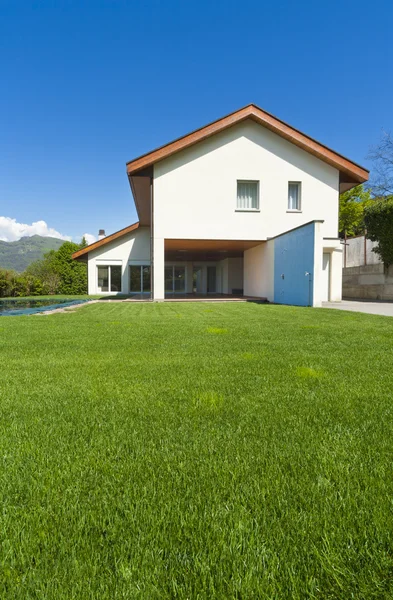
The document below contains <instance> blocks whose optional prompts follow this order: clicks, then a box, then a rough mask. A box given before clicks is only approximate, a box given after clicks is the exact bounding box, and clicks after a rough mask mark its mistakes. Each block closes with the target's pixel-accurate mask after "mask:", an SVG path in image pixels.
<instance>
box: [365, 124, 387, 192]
mask: <svg viewBox="0 0 393 600" xmlns="http://www.w3.org/2000/svg"><path fill="white" fill-rule="evenodd" d="M368 158H370V159H371V160H372V161H373V177H372V187H373V190H374V194H375V195H376V196H382V197H386V196H392V195H393V137H392V135H391V134H390V133H387V132H386V131H384V132H382V136H381V139H380V141H379V143H378V144H377V145H376V146H372V147H371V149H370V152H369V155H368Z"/></svg>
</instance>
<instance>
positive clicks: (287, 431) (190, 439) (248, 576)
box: [0, 303, 393, 600]
mask: <svg viewBox="0 0 393 600" xmlns="http://www.w3.org/2000/svg"><path fill="white" fill-rule="evenodd" d="M0 360H1V365H0V368H1V380H0V381H1V384H0V462H1V468H0V505H1V511H0V542H1V554H0V597H1V598H2V599H8V598H10V599H13V600H14V599H16V600H18V599H23V600H29V599H44V598H45V600H46V599H50V600H51V599H56V600H63V599H67V600H69V599H78V600H80V599H83V600H84V599H91V600H93V599H94V600H96V599H100V600H101V599H111V600H112V599H134V598H135V599H139V598H141V599H149V600H150V599H166V598H168V599H169V598H179V599H192V600H193V599H198V600H199V599H209V600H212V599H232V598H237V599H241V600H244V599H247V600H248V599H266V600H268V599H269V600H270V599H277V600H278V599H280V600H281V599H286V598H288V599H299V600H300V599H305V598H313V599H314V598H315V599H319V598H323V599H341V598H342V599H345V600H347V599H349V598H356V599H362V598H367V599H368V598H378V599H380V598H391V597H392V595H393V514H392V506H393V504H392V503H393V444H392V440H393V418H392V417H393V414H392V413H393V401H392V400H393V399H392V389H393V385H392V384H393V377H392V364H393V319H389V318H385V317H378V316H367V315H361V314H356V313H346V312H341V311H333V310H332V311H329V310H322V309H320V310H318V309H301V308H289V307H279V306H269V305H258V304H252V303H246V304H243V303H233V304H229V303H228V304H208V305H207V304H205V303H199V304H198V303H184V304H180V303H168V304H143V303H141V304H139V303H138V304H134V305H133V304H131V303H123V304H119V303H113V304H105V303H104V304H92V305H88V306H84V307H81V308H79V309H78V310H76V311H75V312H72V313H66V314H64V313H62V314H55V315H50V316H32V317H8V318H7V317H4V318H2V319H0Z"/></svg>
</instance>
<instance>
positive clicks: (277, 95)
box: [0, 0, 393, 238]
mask: <svg viewBox="0 0 393 600" xmlns="http://www.w3.org/2000/svg"><path fill="white" fill-rule="evenodd" d="M392 22H393V2H392V1H391V0H380V1H378V0H377V1H375V2H367V3H366V2H363V1H345V0H342V1H336V0H330V1H329V2H328V1H325V2H322V1H318V0H313V1H302V0H298V1H295V0H293V1H288V0H286V1H279V0H278V1H270V2H266V1H257V2H251V1H249V0H242V1H237V2H231V1H225V2H223V1H221V0H218V1H215V0H210V1H205V0H199V1H198V2H189V1H186V0H184V1H179V2H174V1H172V0H164V1H162V2H158V1H152V0H146V1H132V2H131V1H126V0H107V1H102V0H94V1H89V0H85V1H83V0H78V1H71V0H70V1H65V0H52V1H49V0H40V1H38V0H37V1H35V2H31V1H30V2H27V1H24V0H19V1H15V0H9V1H8V0H0V81H1V94H0V218H1V216H3V217H8V218H10V219H15V220H16V224H20V223H22V224H31V223H33V222H37V221H40V220H42V221H45V223H46V224H47V225H48V227H51V228H54V229H55V230H56V231H58V232H61V233H62V234H63V235H67V236H72V237H74V238H77V237H78V236H81V235H82V234H83V233H85V232H88V233H91V234H97V231H98V229H99V228H105V229H106V232H107V233H111V232H113V231H116V230H117V229H120V228H122V227H124V226H126V225H128V224H130V223H132V222H134V221H135V220H136V212H135V208H134V204H133V200H132V195H131V191H130V188H129V185H128V181H127V177H126V174H125V163H126V161H128V160H131V159H132V158H134V157H136V156H138V155H140V154H142V153H144V152H147V151H149V150H151V149H153V148H155V147H157V146H159V145H161V144H163V143H166V142H168V141H170V140H171V139H174V138H176V137H179V136H180V135H183V134H185V133H187V132H189V131H191V130H193V129H195V128H197V127H200V126H202V125H204V124H206V123H208V122H210V121H212V120H214V119H216V118H219V117H221V116H224V115H225V114H227V113H229V112H232V111H233V110H236V109H237V108H240V107H241V106H243V105H245V104H248V103H250V102H254V103H256V104H258V105H259V106H261V107H262V108H264V109H266V110H268V111H269V112H272V113H273V114H275V115H276V116H278V117H279V118H281V119H283V120H285V121H287V122H289V123H290V124H291V125H293V126H295V127H297V128H298V129H301V130H303V131H304V132H306V133H308V134H309V135H311V136H313V137H315V138H316V139H318V140H320V141H321V142H323V143H325V144H327V145H328V146H330V147H332V148H333V149H335V150H337V151H339V152H341V153H343V154H345V155H347V156H349V157H350V158H352V159H353V160H355V161H356V162H359V163H360V164H363V165H365V166H369V167H370V164H369V161H368V160H367V159H366V156H367V153H368V150H369V146H370V145H371V144H373V143H377V141H378V139H379V137H380V134H381V129H382V128H384V129H386V130H392V129H393V44H392V41H391V39H392ZM3 223H4V221H3ZM19 230H21V229H20V228H19ZM0 237H1V224H0ZM3 237H4V236H3Z"/></svg>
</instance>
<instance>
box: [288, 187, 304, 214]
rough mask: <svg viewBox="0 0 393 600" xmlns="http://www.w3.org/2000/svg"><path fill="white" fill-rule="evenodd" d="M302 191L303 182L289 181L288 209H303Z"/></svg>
mask: <svg viewBox="0 0 393 600" xmlns="http://www.w3.org/2000/svg"><path fill="white" fill-rule="evenodd" d="M301 191H302V184H301V183H300V181H289V182H288V210H300V209H301Z"/></svg>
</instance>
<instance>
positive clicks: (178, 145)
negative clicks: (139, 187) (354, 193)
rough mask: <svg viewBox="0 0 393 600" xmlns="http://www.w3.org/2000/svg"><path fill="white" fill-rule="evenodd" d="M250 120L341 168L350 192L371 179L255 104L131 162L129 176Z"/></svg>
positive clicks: (349, 161)
mask: <svg viewBox="0 0 393 600" xmlns="http://www.w3.org/2000/svg"><path fill="white" fill-rule="evenodd" d="M246 119H252V120H253V121H255V122H257V123H259V124H260V125H263V126H264V127H266V128H267V129H270V130H271V131H273V132H274V133H276V134H277V135H280V136H281V137H283V138H284V139H286V140H288V141H289V142H292V143H293V144H295V145H296V146H298V147H299V148H302V149H303V150H305V151H306V152H309V153H310V154H313V155H314V156H316V157H317V158H319V159H321V160H322V161H324V162H326V163H328V164H329V165H331V166H333V167H335V168H336V169H338V170H339V171H340V182H342V183H344V184H351V185H350V186H349V187H347V186H346V189H350V187H353V186H354V185H357V184H359V183H363V182H364V181H367V180H368V174H369V171H368V170H367V169H365V168H364V167H361V166H360V165H358V164H356V163H355V162H353V161H351V160H350V159H349V158H346V157H345V156H342V155H341V154H339V153H338V152H335V151H334V150H331V149H330V148H328V147H327V146H325V145H324V144H321V143H320V142H317V141H316V140H314V139H313V138H311V137H310V136H308V135H306V134H305V133H302V132H301V131H299V130H298V129H295V128H294V127H291V126H290V125H288V124H287V123H284V121H281V120H280V119H277V117H274V116H273V115H271V114H270V113H268V112H266V111H264V110H262V109H261V108H259V107H258V106H256V105H255V104H249V105H247V106H245V107H244V108H241V109H240V110H237V111H235V112H233V113H231V114H229V115H227V116H226V117H222V118H221V119H218V120H217V121H214V122H213V123H210V124H209V125H205V127H201V128H200V129H197V130H196V131H193V132H192V133H189V134H187V135H184V136H183V137H181V138H178V139H177V140H174V141H173V142H170V143H169V144H166V145H165V146H161V147H160V148H157V149H156V150H153V151H152V152H148V153H147V154H143V155H142V156H139V157H138V158H135V159H134V160H132V161H130V162H128V163H127V173H128V176H129V177H131V176H132V175H135V174H137V173H138V171H141V170H142V169H146V168H147V167H150V166H152V165H154V164H155V163H157V162H158V161H160V160H163V159H164V158H168V157H169V156H172V155H173V154H175V153H176V152H180V151H181V150H184V149H185V148H189V147H190V146H193V145H194V144H197V143H198V142H201V141H203V140H205V139H207V138H209V137H211V136H212V135H215V134H216V133H219V132H220V131H223V130H225V129H228V128H229V127H232V126H233V125H236V124H237V123H240V122H241V121H245V120H246Z"/></svg>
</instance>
